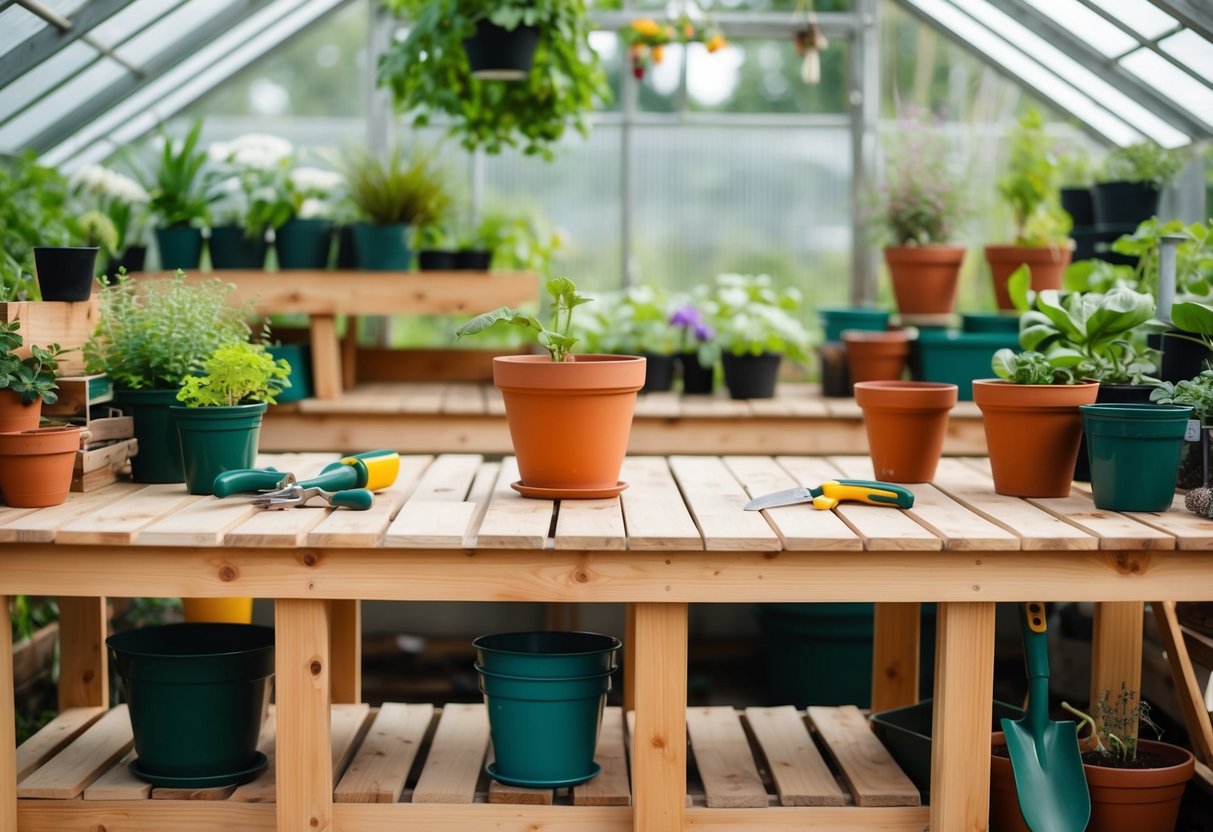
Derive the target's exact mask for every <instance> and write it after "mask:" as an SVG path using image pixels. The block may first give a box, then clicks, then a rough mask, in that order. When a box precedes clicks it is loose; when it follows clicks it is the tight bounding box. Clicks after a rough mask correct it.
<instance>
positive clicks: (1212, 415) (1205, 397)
mask: <svg viewBox="0 0 1213 832" xmlns="http://www.w3.org/2000/svg"><path fill="white" fill-rule="evenodd" d="M1150 401H1152V402H1154V403H1156V404H1177V405H1185V406H1188V407H1191V408H1192V417H1193V418H1194V419H1199V420H1200V423H1201V424H1202V425H1207V424H1209V423H1210V422H1211V421H1213V370H1203V371H1202V372H1201V373H1200V375H1198V376H1197V377H1196V378H1190V379H1189V378H1186V379H1182V380H1180V381H1177V382H1170V381H1161V382H1159V384H1158V386H1157V387H1155V388H1154V389H1153V390H1152V391H1150Z"/></svg>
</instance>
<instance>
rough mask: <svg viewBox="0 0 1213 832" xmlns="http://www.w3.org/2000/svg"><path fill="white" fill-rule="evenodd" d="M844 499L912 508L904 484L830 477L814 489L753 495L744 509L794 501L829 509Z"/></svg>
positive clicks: (911, 496)
mask: <svg viewBox="0 0 1213 832" xmlns="http://www.w3.org/2000/svg"><path fill="white" fill-rule="evenodd" d="M843 500H853V501H856V502H860V503H870V504H871V505H874V506H891V507H893V508H911V507H912V506H913V505H914V492H913V491H911V490H910V489H908V488H906V487H905V486H904V485H894V484H893V483H890V482H879V481H877V480H830V481H829V482H823V483H822V484H821V485H819V486H817V487H816V488H804V487H801V488H789V489H787V490H786V491H776V492H775V493H774V494H767V495H765V496H763V497H755V498H754V499H753V500H750V501H749V502H748V503H746V504H745V510H746V511H760V510H761V509H764V508H776V507H778V506H791V505H796V504H797V503H812V504H813V508H816V509H821V510H828V509H831V508H834V506H836V505H838V504H839V503H840V502H841V501H843Z"/></svg>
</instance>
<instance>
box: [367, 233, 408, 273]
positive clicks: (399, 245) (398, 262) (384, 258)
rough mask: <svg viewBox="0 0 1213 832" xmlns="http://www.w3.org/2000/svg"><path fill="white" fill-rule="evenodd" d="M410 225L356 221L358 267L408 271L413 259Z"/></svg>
mask: <svg viewBox="0 0 1213 832" xmlns="http://www.w3.org/2000/svg"><path fill="white" fill-rule="evenodd" d="M408 230H409V227H408V226H407V225H402V224H399V225H379V224H377V223H370V222H359V223H354V250H355V251H356V252H357V253H358V267H359V268H362V269H369V270H370V271H381V272H403V271H408V268H409V266H410V265H411V264H412V262H413V253H412V252H411V251H409V246H408V241H407V237H408Z"/></svg>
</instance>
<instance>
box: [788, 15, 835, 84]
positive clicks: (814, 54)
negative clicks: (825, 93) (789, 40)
mask: <svg viewBox="0 0 1213 832" xmlns="http://www.w3.org/2000/svg"><path fill="white" fill-rule="evenodd" d="M796 8H797V10H799V11H801V12H803V13H804V15H805V23H804V26H803V27H802V28H801V29H799V30H798V31H797V32H796V52H797V54H799V55H801V56H803V58H802V60H801V62H800V80H801V81H804V82H805V83H806V84H809V85H816V84H819V83H821V53H822V52H824V51H825V49H826V47H827V46H829V45H830V42H829V41H828V40H827V39H826V33H825V31H823V30H822V28H821V25H820V24H819V23H818V22H817V12H816V10H814V8H813V0H800V2H798V3H797V4H796Z"/></svg>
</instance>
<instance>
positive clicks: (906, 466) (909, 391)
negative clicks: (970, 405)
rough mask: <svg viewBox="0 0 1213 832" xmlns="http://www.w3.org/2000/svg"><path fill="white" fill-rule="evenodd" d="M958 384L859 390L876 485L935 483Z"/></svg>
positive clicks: (878, 384) (880, 385)
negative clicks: (880, 483) (933, 481)
mask: <svg viewBox="0 0 1213 832" xmlns="http://www.w3.org/2000/svg"><path fill="white" fill-rule="evenodd" d="M957 393H958V388H957V386H956V385H955V384H938V383H935V382H930V381H864V382H860V383H859V384H856V385H855V401H856V403H857V404H858V405H859V406H860V407H861V408H862V409H863V424H864V427H865V428H866V429H867V432H868V448H869V449H870V453H871V456H872V468H873V469H874V470H875V473H876V479H878V480H884V481H885V482H930V481H931V480H932V479H934V478H935V467H936V466H937V465H938V464H939V457H940V455H941V454H942V453H943V439H944V435H945V434H946V433H947V431H948V411H949V410H951V409H952V408H953V407H955V406H956V397H957Z"/></svg>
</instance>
